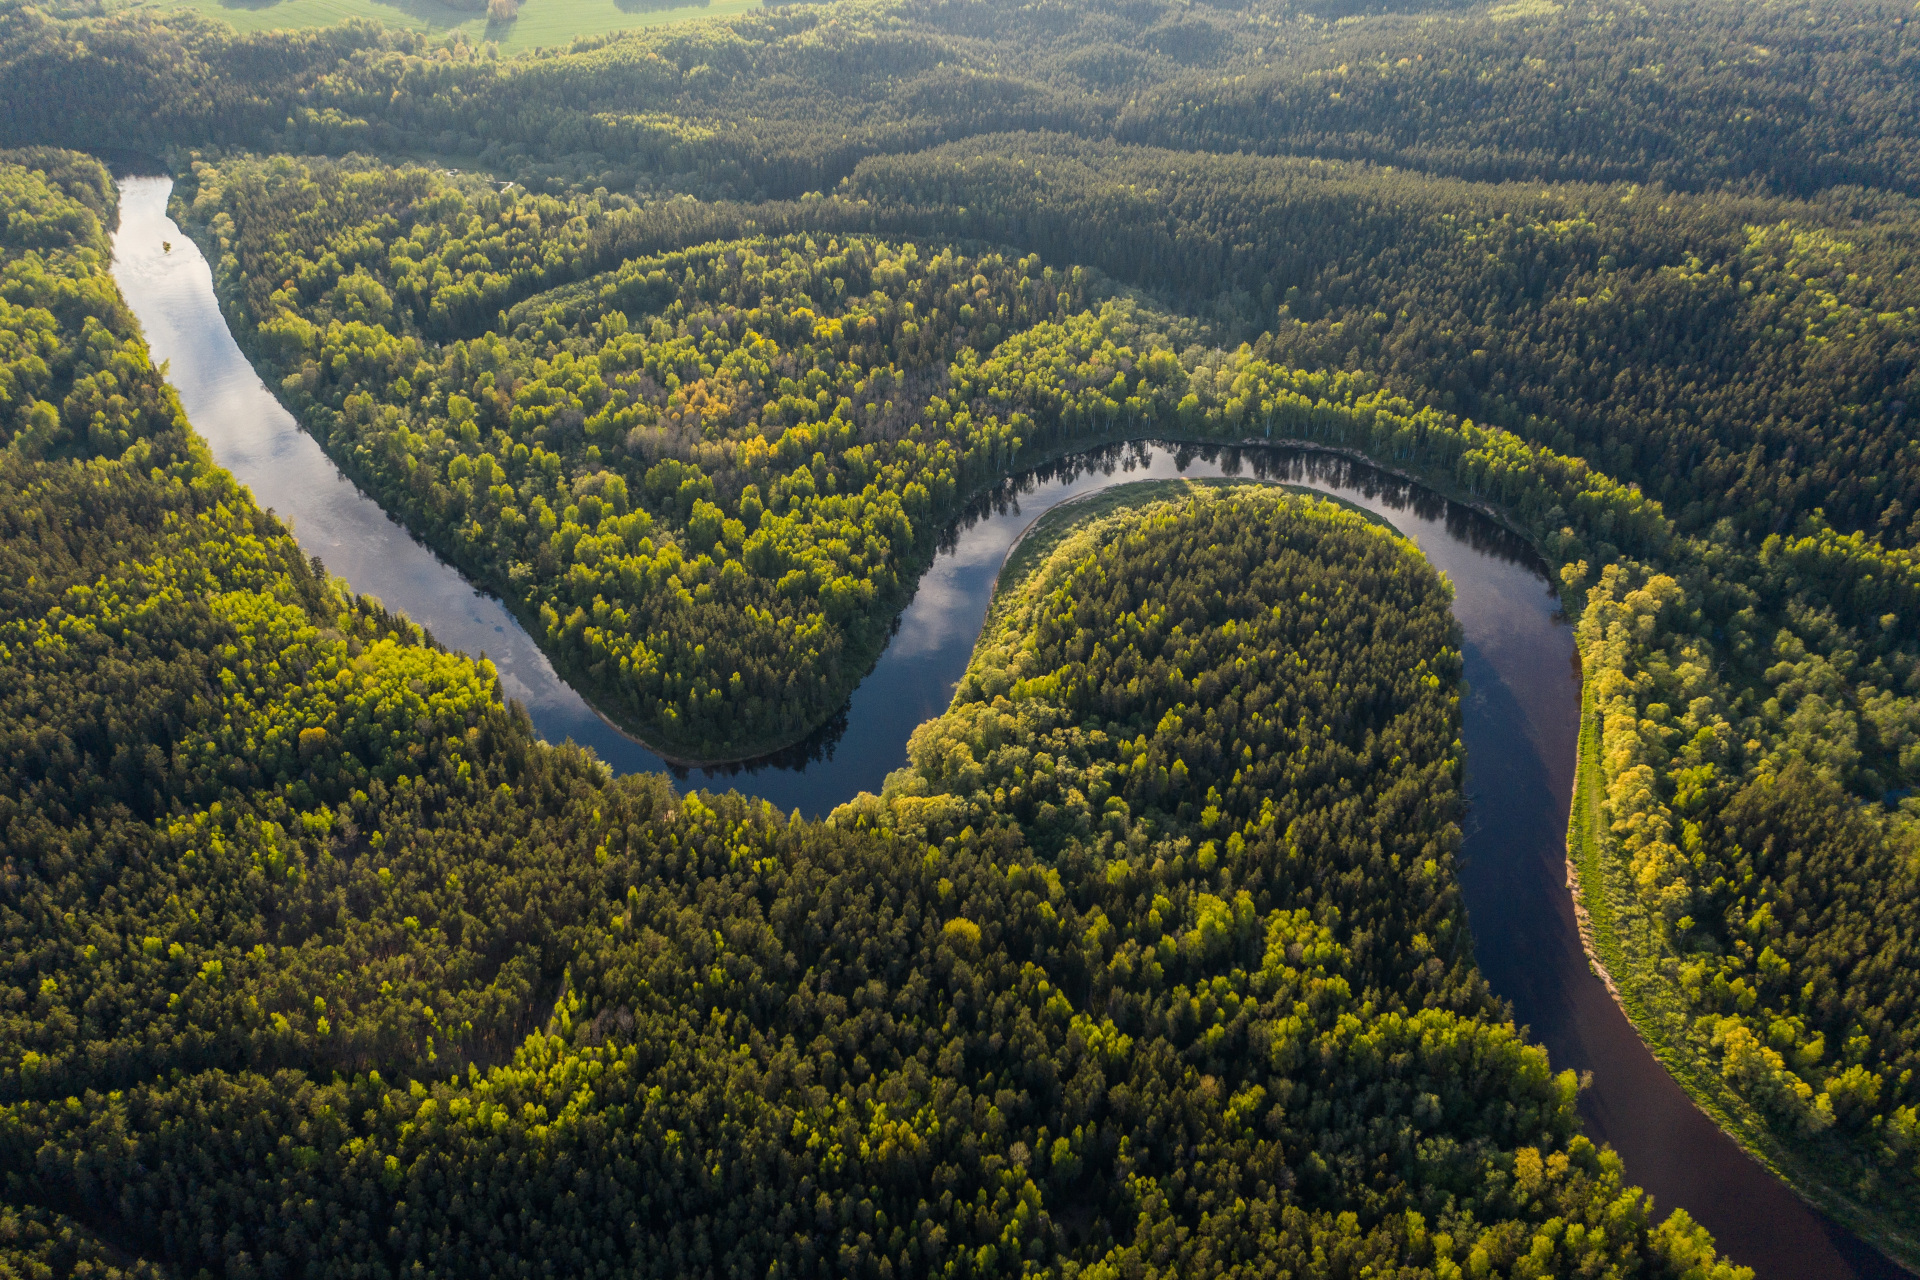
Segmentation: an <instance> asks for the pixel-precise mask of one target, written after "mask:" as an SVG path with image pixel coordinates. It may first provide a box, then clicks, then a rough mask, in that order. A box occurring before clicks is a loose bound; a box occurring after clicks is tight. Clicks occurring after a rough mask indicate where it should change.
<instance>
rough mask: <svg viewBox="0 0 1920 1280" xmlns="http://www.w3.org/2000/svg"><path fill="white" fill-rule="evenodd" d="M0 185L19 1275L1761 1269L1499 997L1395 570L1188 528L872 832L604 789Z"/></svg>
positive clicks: (1353, 557)
mask: <svg viewBox="0 0 1920 1280" xmlns="http://www.w3.org/2000/svg"><path fill="white" fill-rule="evenodd" d="M0 199H4V200H5V201H6V202H7V209H8V214H9V217H8V222H7V227H8V231H7V235H8V239H7V242H6V251H5V258H4V264H5V265H4V275H0V297H3V298H4V299H5V305H6V306H8V307H10V308H13V309H14V311H10V312H9V320H10V325H11V326H12V327H13V328H15V329H17V330H18V331H19V332H21V333H23V334H28V335H30V336H31V340H32V343H33V349H32V350H31V351H15V352H13V353H10V354H9V356H8V362H7V364H6V366H5V367H6V369H7V371H8V379H9V381H8V382H7V383H6V384H5V385H6V386H7V388H8V389H9V390H8V394H9V395H10V396H11V397H12V399H11V400H10V402H9V407H10V408H13V409H15V410H16V413H15V415H14V416H13V418H12V421H13V423H15V424H16V427H15V430H14V431H13V432H12V433H11V434H10V436H9V439H8V443H7V448H6V451H5V455H4V457H0V468H4V474H5V477H6V485H5V490H4V493H5V498H4V507H0V519H4V521H5V522H6V524H5V527H6V529H7V531H8V536H7V537H6V538H4V539H0V565H4V568H3V569H0V572H3V573H4V575H5V578H4V580H5V582H6V584H7V586H8V588H9V589H8V591H7V592H6V594H5V597H4V600H5V603H4V606H3V608H4V613H0V643H4V644H5V645H6V646H7V650H6V651H7V653H8V661H7V663H6V664H5V665H4V667H0V700H4V704H5V706H6V714H5V723H6V725H7V734H8V738H7V745H6V749H5V757H4V765H3V766H0V824H4V826H3V827H0V830H4V839H5V845H6V850H7V858H6V861H5V864H4V867H5V881H4V884H3V885H0V892H4V895H5V897H4V913H3V914H0V927H4V929H5V931H6V937H7V947H6V955H5V960H4V978H3V979H0V999H3V1000H4V1006H5V1012H6V1016H5V1018H4V1020H0V1039H4V1041H5V1046H4V1049H0V1061H4V1062H5V1063H6V1064H7V1070H6V1073H5V1075H4V1077H0V1150H4V1153H5V1155H4V1161H3V1165H4V1168H5V1170H6V1178H7V1182H6V1197H7V1201H8V1207H7V1208H5V1209H4V1210H0V1263H4V1265H5V1266H7V1267H8V1268H9V1270H10V1271H11V1272H12V1273H15V1274H22V1275H45V1274H76V1275H81V1274H84V1275H130V1276H131V1275H153V1274H160V1272H159V1270H158V1269H157V1268H158V1267H159V1266H164V1267H166V1268H168V1269H169V1270H170V1271H172V1272H176V1273H180V1274H191V1273H193V1272H195V1271H196V1270H198V1269H200V1268H209V1269H211V1268H215V1267H217V1268H219V1269H220V1271H221V1273H222V1274H226V1275H231V1276H252V1275H261V1276H273V1275H282V1274H287V1273H288V1272H290V1271H299V1272H301V1273H303V1274H327V1275H332V1274H340V1275H347V1274H354V1275H359V1274H367V1273H369V1272H378V1273H382V1274H385V1273H390V1272H395V1271H408V1272H414V1273H419V1274H430V1273H431V1274H449V1275H463V1276H464V1275H472V1274H476V1273H486V1274H515V1275H518V1274H535V1273H536V1272H539V1271H540V1270H542V1269H543V1268H545V1267H551V1266H558V1267H562V1268H564V1269H566V1270H569V1271H573V1272H580V1273H587V1272H591V1273H594V1274H601V1273H605V1274H616V1273H617V1274H649V1275H655V1274H657V1275H676V1276H677V1275H687V1274H721V1273H726V1274H734V1273H743V1272H752V1273H754V1274H766V1273H769V1272H772V1273H776V1274H823V1275H825V1274H833V1275H840V1274H878V1275H890V1274H900V1273H903V1272H918V1271H933V1270H939V1271H941V1272H942V1273H944V1274H953V1275H975V1274H982V1275H984V1274H1012V1273H1017V1272H1022V1271H1024V1270H1026V1269H1033V1270H1040V1271H1050V1272H1056V1273H1060V1274H1067V1273H1073V1274H1086V1275H1093V1274H1115V1275H1117V1274H1155V1275H1160V1274H1165V1275H1190V1274H1195V1273H1198V1272H1211V1271H1216V1270H1224V1269H1227V1268H1229V1267H1232V1268H1234V1269H1236V1270H1241V1271H1244V1272H1247V1273H1250V1274H1251V1273H1258V1274H1273V1275H1279V1274H1298V1273H1300V1272H1302V1271H1303V1270H1309V1269H1322V1268H1324V1267H1325V1266H1327V1265H1331V1263H1330V1261H1329V1260H1336V1261H1337V1263H1338V1265H1339V1266H1341V1267H1344V1268H1347V1269H1349V1270H1356V1271H1357V1270H1358V1269H1360V1268H1363V1267H1364V1268H1370V1269H1372V1271H1373V1273H1374V1274H1387V1273H1393V1274H1403V1275H1408V1276H1413V1275H1449V1276H1451V1275H1460V1274H1468V1275H1483V1274H1489V1273H1491V1272H1493V1271H1495V1270H1498V1271H1499V1272H1500V1273H1501V1274H1510V1275H1519V1276H1545V1275H1559V1274H1567V1273H1569V1272H1572V1271H1575V1270H1580V1269H1587V1270H1591V1271H1592V1272H1593V1273H1595V1274H1600V1273H1603V1272H1604V1273H1607V1274H1616V1275H1645V1276H1672V1277H1679V1276H1711V1277H1714V1278H1715V1280H1721V1278H1725V1280H1734V1278H1735V1277H1737V1276H1738V1275H1741V1274H1746V1273H1744V1272H1740V1271H1738V1270H1737V1269H1735V1268H1732V1267H1730V1266H1728V1265H1726V1264H1725V1263H1721V1262H1718V1261H1716V1260H1715V1258H1714V1256H1713V1250H1712V1246H1711V1244H1710V1243H1709V1242H1708V1241H1707V1240H1706V1238H1705V1236H1704V1234H1703V1233H1701V1232H1700V1231H1699V1230H1698V1229H1697V1228H1695V1227H1693V1226H1692V1224H1691V1223H1690V1222H1689V1221H1688V1220H1687V1219H1686V1217H1685V1215H1684V1214H1678V1213H1676V1214H1673V1215H1671V1216H1669V1217H1667V1218H1666V1219H1665V1220H1664V1221H1658V1222H1656V1220H1655V1218H1654V1216H1653V1214H1652V1213H1651V1211H1650V1207H1649V1206H1648V1205H1647V1203H1646V1201H1645V1198H1644V1196H1642V1195H1641V1194H1640V1193H1639V1192H1637V1191H1634V1190H1632V1189H1631V1188H1629V1187H1627V1186H1626V1185H1625V1184H1624V1183H1623V1180H1622V1175H1621V1170H1620V1166H1619V1162H1618V1160H1617V1158H1616V1157H1614V1156H1613V1155H1612V1154H1611V1153H1609V1152H1606V1151H1602V1150H1599V1149H1596V1148H1595V1147H1594V1145H1593V1144H1592V1143H1591V1142H1589V1141H1588V1140H1587V1139H1585V1138H1583V1137H1581V1136H1580V1135H1579V1133H1578V1126H1577V1122H1576V1119H1575V1114H1574V1108H1573V1102H1574V1096H1575V1092H1576V1084H1575V1082H1574V1081H1573V1079H1572V1077H1571V1075H1570V1074H1567V1073H1563V1074H1561V1075H1558V1076H1556V1075H1555V1074H1554V1073H1553V1072H1552V1071H1551V1069H1550V1067H1549V1064H1548V1063H1547V1060H1546V1057H1545V1055H1544V1054H1543V1053H1542V1052H1541V1051H1540V1050H1538V1049H1537V1048H1534V1047H1532V1046H1530V1045H1528V1044H1527V1043H1526V1041H1525V1040H1524V1039H1523V1038H1522V1037H1521V1036H1520V1035H1519V1034H1518V1033H1517V1032H1516V1030H1515V1029H1514V1028H1513V1026H1512V1025H1511V1023H1509V1022H1506V1021H1504V1020H1503V1014H1502V1012H1501V1009H1500V1006H1499V1005H1498V1003H1497V1002H1496V1001H1494V1000H1493V999H1492V998H1491V996H1490V995H1489V993H1488V992H1487V991H1486V989H1485V986H1484V983H1483V982H1482V981H1481V980H1480V978H1479V977H1478V975H1477V973H1476V971H1475V970H1474V968H1473V965H1472V960H1471V955H1472V952H1471V948H1470V946H1469V944H1468V940H1467V936H1466V922H1465V919H1464V916H1463V913H1462V911H1461V909H1460V905H1459V896H1458V890H1457V887H1456V885H1455V881H1454V876H1453V854H1454V850H1455V849H1456V847H1457V844H1458V840H1459V827H1458V819H1459V809H1460V801H1459V796H1458V790H1457V787H1458V778H1459V769H1460V759H1459V749H1458V746H1457V741H1458V738H1457V734H1458V678H1459V655H1458V651H1457V642H1456V641H1455V639H1454V637H1453V628H1452V624H1451V620H1450V618H1449V616H1448V613H1447V603H1448V599H1447V593H1446V591H1445V588H1444V586H1443V584H1442V583H1441V581H1440V580H1439V578H1438V576H1437V575H1436V574H1435V573H1434V572H1433V570H1432V569H1431V568H1430V567H1429V566H1427V565H1426V564H1425V562H1424V561H1423V560H1421V559H1420V557H1419V556H1418V555H1417V553H1415V552H1414V551H1413V550H1412V549H1411V548H1410V547H1409V546H1408V545H1407V544H1405V543H1404V542H1401V541H1400V540H1399V539H1397V538H1395V537H1394V536H1392V535H1390V534H1388V533H1386V532H1383V531H1381V530H1379V529H1378V528H1376V527H1374V526H1372V525H1370V524H1368V523H1366V522H1365V521H1363V520H1362V519H1360V518H1359V517H1356V516H1353V515H1351V514H1348V513H1346V512H1343V511H1340V510H1338V509H1336V508H1333V507H1331V506H1327V505H1323V504H1317V503H1312V502H1307V501H1302V500H1299V499H1294V498H1291V497H1288V496H1286V495H1284V494H1281V493H1277V492H1275V491H1271V490H1262V489H1258V488H1247V489H1234V490H1229V491H1226V492H1222V493H1218V494H1214V493H1201V494H1196V495H1193V496H1191V497H1187V498H1183V499H1181V500H1178V501H1173V502H1167V503H1162V504H1159V505H1156V506H1153V507H1150V508H1149V509H1148V510H1146V511H1144V512H1141V513H1137V514H1132V515H1127V516H1122V517H1120V518H1119V519H1118V520H1117V521H1116V522H1115V523H1114V525H1113V526H1112V528H1111V530H1108V529H1101V530H1098V531H1095V533H1093V534H1092V535H1082V536H1081V537H1079V538H1077V539H1074V540H1070V541H1069V542H1067V543H1066V544H1064V545H1063V546H1062V547H1061V548H1060V549H1059V550H1058V551H1057V552H1056V553H1055V554H1054V555H1053V556H1052V557H1051V558H1050V559H1049V560H1048V561H1047V562H1046V564H1045V565H1044V566H1043V567H1042V569H1041V571H1040V572H1039V573H1038V574H1036V575H1035V577H1034V578H1033V579H1032V580H1031V582H1030V583H1028V584H1025V585H1023V586H1022V587H1021V589H1020V590H1019V592H1018V593H1017V595H1016V596H1014V597H1010V598H1009V601H1008V602H1007V603H1006V604H1005V605H1004V607H1003V608H1002V610H1001V612H1000V613H999V615H998V616H997V618H996V622H995V626H994V629H993V631H992V632H991V633H990V635H989V636H988V637H987V639H986V641H985V642H984V643H983V645H982V647H981V652H980V654H979V656H978V657H977V659H976V661H975V664H974V667H973V669H972V670H971V671H970V673H969V676H968V680H967V683H966V686H965V688H964V689H963V691H962V693H961V695H960V696H959V697H958V698H957V699H956V702H955V706H954V709H953V710H952V711H951V712H950V713H949V714H948V716H947V717H945V718H943V719H942V720H941V721H938V722H936V723H935V724H934V725H932V726H929V727H928V728H927V729H926V730H925V731H923V732H922V733H921V734H920V735H918V736H917V737H916V739H915V742H914V747H913V760H914V763H913V765H912V766H911V767H910V768H909V769H907V770H903V771H902V772H901V773H900V774H898V775H896V776H895V777H894V778H893V779H890V781H889V785H888V787H887V794H886V795H885V796H866V797H863V798H862V799H861V800H860V801H859V802H858V803H856V804H855V805H853V806H850V807H848V808H845V809H843V810H841V811H839V812H838V813H836V814H835V815H834V816H833V817H832V818H830V819H829V820H827V821H825V822H819V823H809V822H803V821H800V820H798V819H797V818H795V819H787V818H784V817H782V816H781V815H779V814H778V813H775V812H773V811H772V810H771V809H769V808H768V807H766V806H764V805H758V804H753V803H749V802H747V801H745V800H743V799H741V798H740V797H739V796H737V795H730V796H724V797H714V796H702V795H687V796H679V795H676V794H675V793H674V792H673V790H672V789H671V788H670V787H669V786H668V785H667V784H666V782H665V780H664V779H660V778H645V777H636V778H626V779H620V780H617V781H615V780H609V779H608V778H607V777H606V775H605V772H604V770H603V769H602V768H601V767H600V766H598V765H597V763H596V762H594V761H593V760H592V759H591V758H590V757H588V756H586V755H584V754H582V753H580V752H578V751H576V750H573V749H571V748H568V749H556V748H553V747H549V746H546V745H544V744H541V743H539V742H537V741H536V740H534V738H533V736H532V733H531V729H530V726H529V725H528V724H527V722H526V720H525V718H524V716H522V715H520V714H519V713H517V712H514V711H511V710H509V709H508V708H505V707H503V706H502V705H501V704H500V702H499V697H498V685H497V682H496V681H495V679H494V677H493V675H492V672H491V671H490V669H489V668H488V667H486V666H485V665H484V664H476V663H474V662H473V661H471V660H469V659H466V658H464V657H461V656H459V655H453V654H448V653H445V652H442V651H440V650H437V649H435V648H434V647H433V646H432V645H431V644H430V643H428V642H427V641H426V640H425V639H424V637H423V636H422V634H421V633H420V632H419V631H418V630H417V629H415V628H413V627H411V626H410V625H409V624H407V623H405V622H404V621H403V620H400V619H396V618H394V617H392V616H391V615H388V614H386V613H385V612H384V611H382V610H381V609H379V608H378V607H377V606H374V605H371V604H370V603H368V602H366V601H363V600H358V599H355V598H354V597H352V596H351V595H349V594H348V593H347V592H346V591H345V590H344V589H343V588H342V587H341V585H340V584H338V583H337V582H332V581H329V580H328V579H327V578H326V577H325V576H324V575H323V574H321V573H318V572H316V571H315V568H314V566H313V565H312V564H311V563H310V562H308V561H307V560H306V559H305V558H304V557H303V556H302V555H301V554H300V553H299V550H298V548H297V547H296V546H295V545H294V543H293V541H292V539H291V538H290V537H289V536H288V535H287V533H286V532H285V530H284V529H283V528H281V527H280V526H278V525H277V524H276V522H275V521H274V520H273V519H272V518H271V517H270V516H268V515H265V514H263V513H261V512H260V511H258V510H257V509H256V508H255V507H254V506H253V504H252V502H251V499H250V498H249V496H248V495H247V494H246V492H245V491H244V490H241V489H239V488H237V487H236V486H235V485H234V483H233V481H232V480H231V478H230V477H228V476H227V475H226V474H225V473H223V472H221V471H219V470H218V469H217V468H215V467H213V466H212V465H211V463H210V462H209V460H208V459H207V457H206V455H205V453H204V450H203V449H202V448H201V447H200V446H199V445H198V443H197V442H196V441H195V440H194V438H193V437H192V436H191V434H190V431H189V429H188V427H187V424H186V422H185V420H184V418H183V417H182V416H181V414H180V412H179V409H178V405H177V402H176V401H175V400H174V398H173V396H172V393H171V392H170V391H169V390H168V389H167V388H166V387H165V385H164V383H163V382H162V381H161V379H160V377H159V374H158V372H157V371H156V370H155V369H154V367H153V366H152V364H151V363H150V362H149V361H148V360H147V358H146V355H145V349H144V344H143V343H142V342H141V341H140V339H139V337H138V335H137V333H136V332H135V331H134V329H133V327H132V325H131V323H130V322H129V319H128V317H127V315H126V312H125V309H124V307H122V306H121V305H120V304H119V301H118V297H117V295H116V293H115V291H114V290H113V288H112V286H111V283H110V281H109V280H108V279H107V277H106V276H105V274H104V263H105V244H104V239H103V236H102V232H101V226H102V222H103V219H104V218H105V217H108V216H110V214H111V199H112V196H111V188H110V187H109V185H108V183H107V181H106V175H105V173H104V172H103V171H102V170H101V169H100V168H99V167H98V166H97V165H95V164H93V163H92V162H90V161H86V160H83V159H81V158H79V157H75V156H71V155H58V154H55V155H49V154H47V153H10V154H9V155H8V156H7V157H6V163H5V164H4V166H0ZM15 312H17V313H18V314H17V315H16V314H15ZM39 406H46V409H45V410H42V409H41V408H39ZM19 424H29V425H28V426H21V425H19ZM29 427H30V429H29ZM1090 628H1092V629H1093V630H1097V632H1098V634H1099V635H1101V636H1103V637H1106V638H1105V639H1104V640H1101V641H1099V642H1096V643H1093V644H1091V645H1089V644H1088V643H1087V639H1088V636H1089V634H1090ZM1023 636H1025V637H1030V642H1028V641H1022V639H1021V637H1023Z"/></svg>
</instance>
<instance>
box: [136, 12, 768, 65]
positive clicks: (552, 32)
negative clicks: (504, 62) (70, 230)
mask: <svg viewBox="0 0 1920 1280" xmlns="http://www.w3.org/2000/svg"><path fill="white" fill-rule="evenodd" d="M664 2H665V3H668V4H671V3H672V0H664ZM145 7H147V8H151V9H161V8H166V9H192V10H194V11H196V12H198V13H202V14H205V15H206V16H208V17H210V18H218V19H219V20H220V21H222V22H226V23H229V24H231V25H232V26H234V27H235V28H237V29H239V30H241V31H267V30H272V29H276V28H293V27H330V26H333V25H335V24H336V23H341V22H345V21H346V20H347V19H349V18H366V19H370V20H371V21H374V22H379V23H383V24H385V25H387V26H390V27H411V28H414V29H416V30H421V31H431V32H433V33H435V34H437V35H450V34H452V33H453V32H455V31H459V32H462V33H464V34H465V35H466V36H467V38H468V39H469V40H473V41H483V40H490V41H492V42H493V43H495V44H496V45H498V46H499V47H500V51H501V52H502V53H522V52H525V51H526V50H529V49H536V48H542V47H547V46H553V45H564V44H566V43H567V42H568V41H570V40H572V39H573V38H574V37H575V36H590V35H600V34H602V33H604V32H608V31H620V30H624V29H627V28H631V27H652V26H659V25H661V24H663V23H668V22H685V21H687V20H689V19H692V18H721V17H728V16H731V15H733V14H736V13H745V12H748V11H749V10H753V9H758V8H759V7H760V0H712V3H708V4H690V5H679V6H677V7H674V8H654V7H651V6H650V4H649V3H648V0H525V2H524V3H523V4H522V6H521V9H520V16H519V17H518V18H517V19H515V20H514V21H512V22H489V21H487V17H486V14H484V13H476V12H475V11H473V10H472V9H458V8H455V7H453V6H452V5H447V4H442V3H440V2H439V0H146V4H145Z"/></svg>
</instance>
